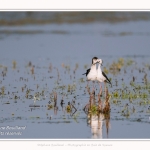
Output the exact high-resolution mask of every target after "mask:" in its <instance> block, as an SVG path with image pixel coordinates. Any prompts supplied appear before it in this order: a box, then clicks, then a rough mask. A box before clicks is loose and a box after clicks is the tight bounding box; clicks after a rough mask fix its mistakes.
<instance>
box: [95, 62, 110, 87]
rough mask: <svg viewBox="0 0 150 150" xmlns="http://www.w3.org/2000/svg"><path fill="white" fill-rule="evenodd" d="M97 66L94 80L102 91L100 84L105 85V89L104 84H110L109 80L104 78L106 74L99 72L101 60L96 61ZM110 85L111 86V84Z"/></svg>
mask: <svg viewBox="0 0 150 150" xmlns="http://www.w3.org/2000/svg"><path fill="white" fill-rule="evenodd" d="M97 62H98V63H99V64H98V69H97V76H96V80H97V81H98V82H99V83H100V89H102V85H101V82H104V83H105V88H106V83H109V84H111V82H110V80H109V79H108V77H107V76H106V74H105V73H104V72H103V71H102V70H101V65H102V63H103V61H102V59H97ZM111 85H112V84H111Z"/></svg>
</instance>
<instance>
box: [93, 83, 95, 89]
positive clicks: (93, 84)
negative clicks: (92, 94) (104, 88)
mask: <svg viewBox="0 0 150 150" xmlns="http://www.w3.org/2000/svg"><path fill="white" fill-rule="evenodd" d="M93 91H95V82H94V81H93Z"/></svg>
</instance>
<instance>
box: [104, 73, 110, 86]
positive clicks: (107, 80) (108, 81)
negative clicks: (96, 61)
mask: <svg viewBox="0 0 150 150" xmlns="http://www.w3.org/2000/svg"><path fill="white" fill-rule="evenodd" d="M102 74H103V76H104V77H105V78H106V82H107V83H109V84H111V82H110V80H109V79H108V77H107V76H106V74H105V73H104V72H103V71H102Z"/></svg>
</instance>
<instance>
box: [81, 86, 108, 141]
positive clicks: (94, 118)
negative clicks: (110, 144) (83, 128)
mask: <svg viewBox="0 0 150 150" xmlns="http://www.w3.org/2000/svg"><path fill="white" fill-rule="evenodd" d="M87 91H88V93H89V95H90V98H89V103H88V104H87V105H86V106H85V107H84V112H85V113H86V114H87V123H88V125H90V127H91V132H92V138H96V139H97V138H103V134H102V133H103V132H102V131H103V127H104V126H105V127H106V134H107V138H108V135H109V128H110V103H109V99H110V96H109V93H108V89H107V88H106V89H105V98H102V97H101V96H102V91H100V92H99V93H98V95H95V91H94V90H92V92H90V88H89V87H87Z"/></svg>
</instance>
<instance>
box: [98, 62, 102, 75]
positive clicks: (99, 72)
mask: <svg viewBox="0 0 150 150" xmlns="http://www.w3.org/2000/svg"><path fill="white" fill-rule="evenodd" d="M98 74H102V70H101V64H98Z"/></svg>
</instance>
